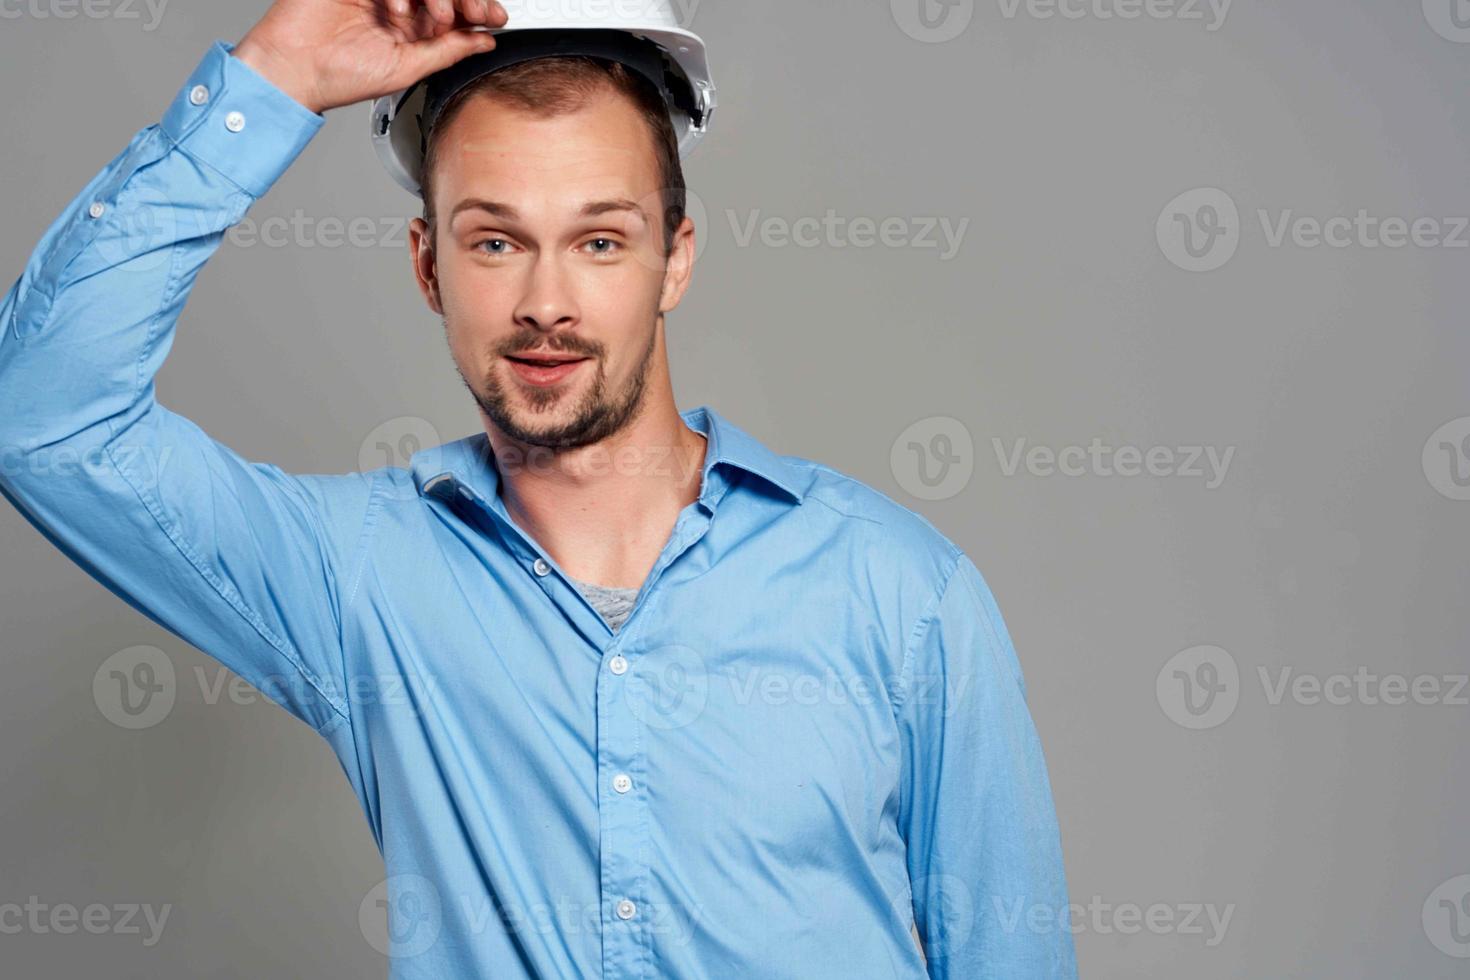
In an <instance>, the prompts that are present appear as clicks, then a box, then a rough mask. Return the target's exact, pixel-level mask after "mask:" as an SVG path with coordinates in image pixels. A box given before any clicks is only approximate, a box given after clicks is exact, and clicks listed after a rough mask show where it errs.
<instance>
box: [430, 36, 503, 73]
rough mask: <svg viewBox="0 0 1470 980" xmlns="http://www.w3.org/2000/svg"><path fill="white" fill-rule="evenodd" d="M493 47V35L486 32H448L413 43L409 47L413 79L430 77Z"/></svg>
mask: <svg viewBox="0 0 1470 980" xmlns="http://www.w3.org/2000/svg"><path fill="white" fill-rule="evenodd" d="M494 47H495V35H493V34H491V33H489V32H488V31H469V30H450V32H449V33H447V34H441V35H439V36H438V37H432V38H426V39H424V40H422V41H415V42H414V43H413V44H412V45H410V50H412V52H413V56H412V58H411V59H410V60H411V62H412V65H413V72H414V78H415V79H416V80H417V79H419V78H423V77H425V76H426V75H431V74H433V73H434V72H436V71H440V70H442V69H445V68H448V67H449V66H450V65H452V64H454V63H455V62H457V61H460V60H461V59H464V58H468V57H469V56H470V55H472V54H478V53H480V52H481V51H489V50H490V49H492V48H494Z"/></svg>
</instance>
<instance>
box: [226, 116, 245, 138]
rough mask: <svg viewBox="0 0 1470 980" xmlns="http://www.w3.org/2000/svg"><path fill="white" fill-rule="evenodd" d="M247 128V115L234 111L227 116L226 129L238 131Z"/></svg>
mask: <svg viewBox="0 0 1470 980" xmlns="http://www.w3.org/2000/svg"><path fill="white" fill-rule="evenodd" d="M244 128H245V117H244V115H242V114H241V113H238V112H232V113H230V114H229V115H228V116H225V129H228V130H229V131H230V132H232V133H238V132H239V131H240V130H242V129H244Z"/></svg>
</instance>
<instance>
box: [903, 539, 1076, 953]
mask: <svg viewBox="0 0 1470 980" xmlns="http://www.w3.org/2000/svg"><path fill="white" fill-rule="evenodd" d="M899 691H900V695H899V696H900V699H901V700H900V701H899V704H898V706H897V710H898V720H899V726H900V733H901V737H902V739H903V744H904V746H905V749H904V767H903V779H902V785H901V789H900V804H899V816H898V819H899V828H900V832H901V833H902V835H903V837H904V840H905V842H906V844H907V847H908V852H907V853H908V856H907V863H908V872H909V881H910V890H911V893H912V896H913V907H914V922H915V925H916V927H917V930H918V933H919V937H920V939H921V941H922V943H923V949H924V955H925V959H926V960H927V962H928V969H929V975H930V976H931V977H933V978H936V980H1073V978H1075V977H1076V975H1077V965H1076V959H1075V953H1074V949H1073V942H1072V933H1071V931H1070V929H1069V928H1068V925H1069V921H1070V920H1069V917H1068V911H1067V905H1068V902H1067V886H1066V880H1065V875H1064V871H1063V865H1062V850H1061V837H1060V833H1059V830H1058V825H1057V818H1056V811H1055V808H1054V806H1053V803H1052V796H1051V787H1050V785H1049V782H1048V778H1047V772H1046V763H1045V761H1044V759H1043V757H1042V751H1041V740H1040V738H1039V736H1038V734H1037V731H1036V727H1035V725H1034V724H1033V723H1032V719H1031V714H1030V711H1029V710H1028V708H1027V706H1026V687H1025V681H1024V679H1023V677H1022V674H1021V666H1020V662H1019V661H1018V660H1017V657H1016V652H1015V649H1014V647H1013V646H1012V644H1011V639H1010V636H1009V634H1008V633H1007V631H1006V627H1005V623H1004V622H1003V621H1002V619H1001V616H1000V611H999V609H997V607H996V604H995V598H994V596H992V595H991V592H990V589H989V588H988V587H987V585H986V583H985V580H984V579H983V578H982V577H981V575H980V572H979V570H978V569H977V568H976V567H975V564H974V563H973V562H972V561H971V560H970V559H969V558H968V557H967V556H965V555H963V554H960V555H959V556H958V559H957V564H956V565H955V567H954V570H953V571H952V572H951V573H950V576H949V578H948V581H947V582H946V583H945V585H944V586H943V587H942V589H941V591H940V593H939V595H938V597H937V600H936V602H935V604H934V606H933V608H932V609H931V611H930V612H929V613H928V614H927V616H926V617H925V619H924V620H923V621H922V622H921V623H920V624H919V626H918V634H917V635H916V636H915V637H914V639H913V640H912V641H911V649H910V651H909V653H908V655H907V656H906V658H905V661H904V667H903V674H902V677H901V683H900V686H899Z"/></svg>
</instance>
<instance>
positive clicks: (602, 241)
mask: <svg viewBox="0 0 1470 980" xmlns="http://www.w3.org/2000/svg"><path fill="white" fill-rule="evenodd" d="M587 244H588V245H593V246H596V245H606V246H609V247H607V248H593V249H592V254H593V255H612V254H613V252H615V251H616V250H617V249H620V248H622V247H623V244H622V242H615V241H613V240H612V239H611V238H593V239H591V240H590V241H588V242H587Z"/></svg>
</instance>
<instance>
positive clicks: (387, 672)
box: [0, 43, 1076, 980]
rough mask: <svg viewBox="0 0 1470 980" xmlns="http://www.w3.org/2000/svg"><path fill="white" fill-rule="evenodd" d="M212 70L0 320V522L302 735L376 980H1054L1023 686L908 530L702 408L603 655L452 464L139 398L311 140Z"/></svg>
mask: <svg viewBox="0 0 1470 980" xmlns="http://www.w3.org/2000/svg"><path fill="white" fill-rule="evenodd" d="M230 51H231V48H230V47H229V46H228V45H225V44H222V43H216V44H215V45H214V46H213V47H212V48H211V49H210V50H209V52H208V53H207V54H206V56H205V57H204V58H203V60H202V61H201V63H200V64H199V66H198V68H197V69H196V70H195V71H194V73H193V74H192V76H191V77H190V78H189V79H188V81H187V82H186V84H185V85H184V86H183V87H182V89H180V91H179V93H178V95H177V97H176V98H175V99H174V100H173V102H172V104H171V105H170V106H169V107H168V109H167V111H166V112H165V113H164V116H163V119H162V121H161V123H160V124H158V125H152V126H149V127H147V128H146V129H144V130H142V131H141V132H139V133H137V135H136V136H135V137H134V138H133V139H132V140H131V142H130V143H129V144H128V146H127V148H126V149H125V150H123V152H122V153H120V154H119V155H118V156H117V157H116V158H115V159H114V160H113V161H112V162H111V163H109V164H108V165H107V166H106V167H105V168H103V170H102V171H101V172H100V173H98V174H97V176H96V177H95V178H94V179H93V180H92V181H91V183H89V184H88V185H87V186H86V188H85V189H84V190H83V191H82V192H81V193H80V194H79V195H78V196H77V197H76V198H75V200H73V201H72V203H71V204H70V205H69V206H68V207H67V208H66V210H65V212H64V213H63V214H62V215H61V216H60V217H59V218H58V219H57V221H56V222H55V223H54V224H53V225H52V226H51V227H50V229H49V230H48V231H47V232H46V233H45V235H44V237H43V238H42V240H41V242H40V244H39V246H38V248H37V249H36V251H35V252H34V254H33V255H32V257H31V259H30V261H29V263H28V264H27V266H26V267H25V270H24V274H23V275H22V276H21V277H20V279H19V280H18V281H17V282H16V283H15V284H14V285H13V286H12V288H10V290H9V291H8V293H7V294H6V296H5V299H4V302H3V304H0V324H3V328H4V329H3V333H0V404H3V405H4V411H3V412H0V453H3V456H0V487H3V490H4V495H5V496H6V498H7V499H9V500H10V501H11V502H12V503H13V504H14V505H15V506H16V507H17V508H19V510H20V511H21V512H22V513H23V514H24V515H25V517H26V518H27V519H28V520H29V521H30V522H31V523H32V524H33V525H34V526H35V527H36V528H38V529H39V530H40V531H41V532H42V533H43V534H44V535H45V536H46V537H47V538H48V539H49V540H50V541H51V542H52V543H54V544H55V545H56V546H57V547H58V548H59V549H61V550H62V551H63V552H64V553H65V554H66V555H67V556H69V557H70V558H71V559H73V560H74V561H76V562H77V563H78V564H79V565H81V566H82V567H83V568H85V569H86V571H87V572H88V573H90V574H91V575H92V576H93V577H95V578H96V579H97V580H98V581H100V582H101V583H103V584H104V585H105V586H106V587H107V588H109V589H111V590H112V591H113V592H115V593H116V594H117V595H119V596H121V597H122V598H123V599H125V600H126V601H127V602H129V603H130V604H131V605H133V606H134V607H135V608H137V609H138V610H140V611H141V612H142V613H144V614H145V615H147V616H148V617H150V618H151V619H152V620H154V621H155V622H157V623H159V624H161V625H162V626H163V627H165V628H167V629H168V630H169V631H171V632H172V633H174V634H176V635H177V636H179V637H181V638H183V639H184V640H186V641H188V642H189V643H191V644H193V645H194V646H196V647H198V648H199V649H200V650H203V651H205V652H206V653H208V654H209V655H211V656H212V657H215V658H217V659H218V660H219V661H221V662H222V663H224V664H225V665H226V666H228V667H229V668H230V669H232V670H233V671H235V672H236V673H238V674H239V675H240V676H242V677H243V678H245V679H246V680H248V681H250V682H251V683H252V684H254V685H255V686H256V687H258V688H260V689H261V690H262V691H263V692H265V693H266V694H267V695H269V696H270V697H271V698H272V699H274V700H276V701H277V702H279V703H280V704H281V705H282V706H283V707H284V708H285V709H286V710H287V711H289V712H290V713H291V714H292V715H294V716H295V717H296V718H299V719H300V720H301V721H303V722H305V723H306V724H308V725H310V726H311V727H312V729H313V730H314V731H316V732H317V733H318V734H320V735H321V737H322V738H324V739H325V740H326V741H327V742H328V743H329V744H330V745H331V747H332V749H333V751H334V752H335V753H336V755H337V757H338V758H339V759H340V760H341V764H342V768H343V771H344V772H345V773H346V776H347V778H348V780H349V781H350V782H351V785H352V788H353V790H354V792H355V793H356V795H357V798H358V799H359V800H360V801H361V804H362V809H363V812H364V814H365V815H366V817H367V820H368V823H369V824H370V825H371V827H372V832H373V835H374V837H375V839H376V841H377V844H378V846H379V849H380V850H381V852H382V855H383V859H384V863H385V869H386V875H387V887H386V892H387V899H388V905H387V907H388V909H389V913H388V919H387V932H388V935H389V936H390V937H391V942H392V954H393V955H392V962H391V975H392V976H393V977H395V978H402V980H407V978H435V980H445V978H471V977H494V978H496V980H515V978H530V977H538V978H562V977H602V978H605V980H614V978H616V980H625V978H635V977H638V978H660V977H669V978H675V977H676V978H680V980H701V978H719V980H725V978H737V977H738V978H760V980H778V978H792V980H823V978H834V980H836V978H841V980H851V978H890V977H896V978H917V977H923V976H925V975H926V966H925V962H924V958H923V957H922V956H921V953H920V950H919V949H918V948H916V946H915V942H914V938H913V935H912V934H911V929H914V928H915V927H916V929H917V933H918V934H919V936H921V937H922V939H923V940H924V943H925V951H926V953H927V961H928V962H927V975H928V976H930V977H938V978H954V980H978V978H997V980H1040V978H1070V977H1073V976H1074V975H1075V972H1076V967H1075V961H1074V953H1073V944H1072V935H1071V931H1070V929H1068V928H1067V924H1068V922H1069V917H1068V915H1067V894H1066V886H1065V881H1064V875H1063V866H1062V853H1061V845H1060V840H1059V834H1058V827H1057V821H1056V816H1055V812H1054V809H1053V803H1052V797H1051V793H1050V789H1049V786H1048V780H1047V774H1046V768H1045V763H1044V761H1043V757H1042V749H1041V744H1040V741H1039V739H1038V736H1037V732H1036V730H1035V728H1034V727H1033V724H1032V719H1031V717H1030V714H1029V712H1028V709H1027V705H1026V690H1025V683H1024V681H1023V678H1022V673H1021V668H1020V664H1019V662H1018V661H1017V657H1016V652H1015V650H1014V648H1013V646H1012V643H1011V639H1010V637H1009V635H1008V634H1007V632H1006V627H1005V625H1004V623H1003V621H1002V619H1001V615H1000V612H999V610H998V609H997V608H996V602H995V599H994V597H993V596H992V594H991V592H990V590H989V588H988V587H987V586H986V583H985V581H984V579H983V578H982V577H981V575H980V572H979V571H978V569H977V567H976V565H975V564H974V563H973V562H972V561H971V559H970V558H969V557H968V556H967V555H965V554H964V553H963V552H962V551H961V550H960V549H959V548H958V547H956V546H955V545H954V544H953V543H952V542H950V541H949V540H948V539H946V538H945V537H944V536H943V535H942V534H941V533H940V532H939V531H937V530H936V529H935V528H934V527H933V526H932V525H931V524H930V523H929V522H928V521H926V520H925V519H924V518H922V517H921V516H919V515H918V514H916V513H914V512H913V511H911V510H908V509H907V508H905V507H903V506H901V505H899V504H897V503H895V502H894V501H892V500H890V499H889V498H887V497H885V496H883V495H882V494H880V493H878V492H876V491H874V490H872V489H870V488H868V487H866V486H864V485H863V484H861V483H859V482H857V481H856V480H853V479H851V478H849V477H847V476H844V475H842V474H840V473H838V472H836V471H834V470H832V469H830V468H829V467H826V466H824V465H822V464H820V463H816V462H812V461H810V460H806V459H801V458H798V457H794V456H783V455H778V454H776V453H774V452H773V451H771V450H770V449H768V448H767V447H766V446H764V445H762V444H761V443H760V442H759V441H757V440H756V439H754V438H752V437H751V436H750V435H748V434H746V433H745V432H743V431H742V430H741V429H739V428H737V427H736V426H735V425H733V424H731V423H730V422H729V421H727V420H726V419H724V418H722V417H721V416H720V415H719V414H718V413H716V412H715V411H714V410H713V409H712V408H710V407H708V406H701V407H699V408H695V409H691V410H688V411H685V412H683V413H682V416H681V417H682V418H683V420H684V422H685V424H687V425H688V426H690V427H691V428H692V429H694V430H696V431H698V432H701V433H703V434H704V435H705V436H706V437H707V439H708V446H707V450H706V454H705V460H704V464H703V468H702V471H701V474H700V489H699V498H698V500H697V501H696V502H694V503H692V504H690V505H689V506H688V507H686V508H684V510H683V511H682V512H681V513H680V514H679V516H678V520H677V523H676V524H675V526H674V528H673V531H672V534H671V535H670V537H669V539H668V541H667V543H666V545H665V546H664V548H663V550H662V553H661V554H660V555H659V557H658V560H657V562H656V563H655V564H654V566H653V568H652V570H651V572H650V574H649V575H648V578H647V580H646V581H645V582H644V583H643V585H642V587H641V589H640V590H639V592H638V595H637V599H636V601H635V604H634V607H633V610H632V612H631V614H630V615H629V617H628V619H627V621H626V623H625V624H624V625H623V627H622V628H621V629H620V630H619V631H617V632H616V633H614V632H613V631H612V630H611V629H610V628H609V626H608V624H607V622H606V621H605V620H604V619H603V618H602V617H601V616H599V615H598V613H597V612H596V610H594V609H593V607H592V606H591V605H590V604H589V603H588V601H587V600H586V599H585V598H584V597H583V596H582V595H581V593H579V592H578V591H577V589H576V588H574V587H573V585H572V584H571V581H570V580H569V578H568V576H567V575H566V573H565V572H564V571H563V570H562V569H561V568H560V567H558V565H557V563H556V562H555V561H554V560H553V559H552V558H551V556H550V555H549V554H547V553H546V551H545V550H544V549H543V548H542V547H541V546H540V545H539V544H537V542H536V541H535V540H534V539H532V538H531V537H530V536H529V535H527V534H526V533H525V532H524V531H522V530H521V529H520V528H519V527H518V526H517V525H516V523H515V522H514V521H512V520H511V519H510V517H509V516H508V514H507V511H506V509H505V507H504V506H503V504H502V501H501V498H500V496H499V495H498V492H497V483H498V478H499V477H498V470H497V466H496V460H495V456H494V454H493V453H492V452H491V450H490V448H489V445H488V440H487V438H486V436H485V434H484V433H483V432H480V433H477V434H475V435H471V436H468V437H466V438H464V439H460V440H458V441H455V442H450V443H447V444H445V445H442V446H436V447H430V448H426V449H424V450H422V451H421V452H419V453H418V454H417V455H415V456H413V458H412V461H411V466H410V467H409V468H407V469H404V468H393V467H385V468H382V469H378V470H375V471H372V472H365V473H346V474H335V475H298V474H291V473H286V472H283V471H282V470H281V469H280V468H279V467H277V466H274V465H271V464H268V463H260V462H250V461H247V460H245V459H243V458H241V457H240V456H239V455H237V454H236V453H234V452H233V451H231V450H230V449H229V448H228V447H226V446H224V445H221V444H220V443H218V442H216V441H214V440H213V439H211V438H210V437H209V436H208V435H207V434H206V433H205V432H203V431H201V430H200V429H199V428H198V427H197V426H195V425H194V424H193V423H191V422H190V421H189V420H188V419H186V418H184V417H182V416H180V415H178V414H176V413H174V412H172V411H170V410H169V409H167V408H165V407H164V406H163V405H161V404H160V403H159V402H158V401H157V400H156V398H155V391H154V380H153V379H154V376H155V374H156V372H157V371H158V369H159V367H160V365H161V363H162V362H163V360H164V358H165V356H166V355H167V353H168V350H169V347H170V345H171V342H172V340H173V337H174V330H175V324H176V320H177V318H178V316H179V313H180V310H181V308H182V307H183V305H184V301H185V298H186V297H187V295H188V293H189V290H190V288H191V286H192V285H193V283H194V281H195V277H196V275H197V273H198V272H199V269H200V268H201V266H203V265H204V263H205V261H206V260H208V259H209V257H210V256H211V255H212V254H213V253H214V251H215V249H216V248H217V247H218V245H219V243H220V240H221V236H222V234H223V233H224V232H225V230H226V229H228V228H229V227H230V226H231V225H233V224H234V223H236V222H238V221H239V220H240V219H241V218H242V217H243V216H244V214H245V212H246V210H247V209H248V208H249V207H250V206H251V204H252V203H253V202H254V201H255V200H256V199H257V198H259V197H260V196H261V195H262V194H264V193H265V192H266V190H267V189H268V188H269V187H270V186H271V185H272V183H273V182H274V181H275V180H276V179H277V177H279V175H280V174H281V173H282V172H284V170H285V169H286V168H287V167H288V166H289V165H290V163H291V162H292V161H293V160H294V159H295V158H296V156H297V155H298V154H299V153H300V151H301V150H302V149H303V147H305V146H306V144H307V143H308V141H309V140H310V139H311V137H312V136H313V134H315V133H316V131H317V130H318V128H319V127H320V126H321V124H322V122H323V119H322V117H321V116H319V115H316V114H314V113H312V112H310V111H308V110H307V109H305V108H304V107H302V106H301V105H299V104H297V103H296V102H294V101H293V100H291V99H290V98H289V97H287V96H286V95H285V94H284V93H282V92H281V91H279V90H278V89H276V88H275V87H274V86H272V85H271V84H269V83H268V82H267V81H266V80H265V79H263V78H262V77H260V76H259V75H257V74H256V73H254V72H253V71H252V70H250V69H249V68H248V67H247V66H245V65H244V64H243V63H242V62H240V61H238V60H237V59H235V58H234V57H233V55H232V54H231V53H230Z"/></svg>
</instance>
